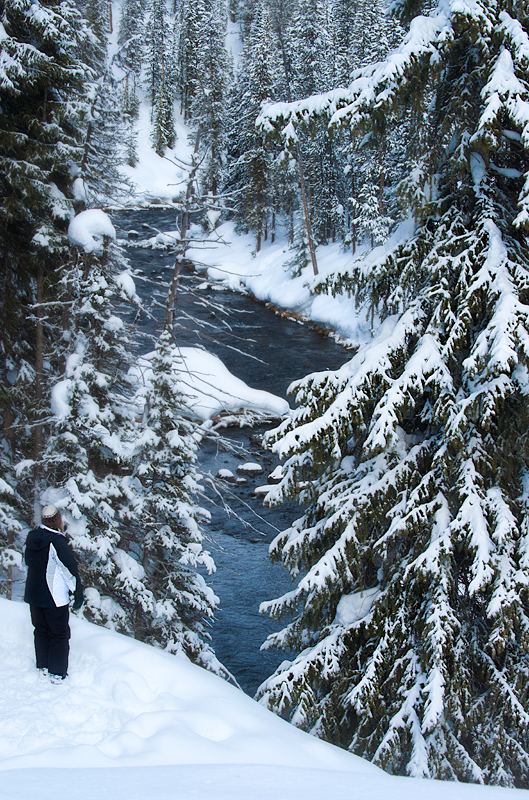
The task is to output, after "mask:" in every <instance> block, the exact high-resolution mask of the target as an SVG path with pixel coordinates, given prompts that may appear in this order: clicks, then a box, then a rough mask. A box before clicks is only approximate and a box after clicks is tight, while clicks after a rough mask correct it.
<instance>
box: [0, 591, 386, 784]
mask: <svg viewBox="0 0 529 800" xmlns="http://www.w3.org/2000/svg"><path fill="white" fill-rule="evenodd" d="M0 621H1V628H2V633H3V636H2V640H1V641H0V719H1V722H2V724H1V726H0V730H2V731H3V732H4V735H0V770H9V769H13V768H19V767H23V768H28V767H68V768H69V769H72V768H81V767H113V766H119V767H124V766H136V767H137V766H156V765H162V764H165V765H175V764H275V765H281V766H286V767H313V768H318V769H338V770H346V771H348V772H368V773H371V774H373V775H378V773H379V770H378V769H377V768H376V767H373V766H372V765H370V764H368V763H367V762H365V761H363V760H362V759H360V758H358V757H356V756H352V755H350V754H348V753H346V752H344V751H343V750H340V749H338V748H336V747H333V746H332V745H329V744H326V743H324V742H321V741H319V740H318V739H315V738H313V737H312V736H308V735H307V734H304V733H302V732H301V731H299V730H297V729H296V728H294V727H292V726H291V725H289V724H288V723H287V722H285V721H283V720H281V719H279V718H278V717H276V716H275V715H274V714H272V713H271V712H269V711H267V710H266V709H265V708H264V707H263V706H260V705H259V704H258V703H256V702H255V701H254V700H252V699H251V698H249V697H248V696H247V695H245V694H244V693H243V692H241V691H240V690H238V689H236V688H234V687H233V686H231V685H230V684H228V683H226V682H225V681H223V680H221V679H220V678H218V677H216V676H215V675H213V674H212V673H210V672H207V671H206V670H204V669H202V668H200V667H197V666H195V665H194V664H191V663H190V662H189V661H187V660H186V659H184V658H178V657H176V656H173V655H170V654H168V653H165V652H163V651H162V650H158V649H156V648H154V647H150V646H149V645H145V644H142V643H141V642H137V641H135V640H134V639H130V638H128V637H126V636H122V635H121V634H118V633H114V632H113V631H109V630H106V629H105V628H99V627H97V626H96V625H93V624H91V623H89V622H87V621H86V620H83V619H79V618H78V617H75V616H74V615H72V617H71V627H72V642H71V658H70V670H69V672H70V674H69V677H68V678H67V680H66V681H65V682H64V684H61V685H60V686H54V685H51V684H50V683H49V680H48V678H45V677H43V676H41V675H40V674H39V673H38V672H37V670H36V669H35V667H34V655H33V636H32V627H31V623H30V619H29V607H28V606H27V605H25V604H23V603H14V602H9V601H8V600H2V599H0ZM6 732H9V735H6ZM4 777H5V776H4V775H2V784H4ZM6 796H9V795H6Z"/></svg>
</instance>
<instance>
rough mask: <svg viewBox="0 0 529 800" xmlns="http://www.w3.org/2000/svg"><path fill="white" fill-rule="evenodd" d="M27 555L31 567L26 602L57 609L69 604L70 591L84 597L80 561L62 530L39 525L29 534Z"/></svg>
mask: <svg viewBox="0 0 529 800" xmlns="http://www.w3.org/2000/svg"><path fill="white" fill-rule="evenodd" d="M24 558H25V561H26V564H27V567H28V575H27V578H26V590H25V592H24V600H25V601H26V603H29V604H30V605H32V606H38V607H39V608H54V607H60V606H65V605H68V599H69V594H68V593H69V592H74V593H75V597H76V598H78V597H82V594H83V585H82V583H81V579H80V577H79V569H78V567H77V562H76V560H75V557H74V554H73V553H72V551H71V549H70V546H69V544H68V542H67V541H66V537H65V536H64V534H63V533H60V532H59V531H55V530H53V529H52V528H47V527H46V525H39V527H38V528H35V529H34V530H32V531H30V532H29V533H28V538H27V539H26V550H25V553H24Z"/></svg>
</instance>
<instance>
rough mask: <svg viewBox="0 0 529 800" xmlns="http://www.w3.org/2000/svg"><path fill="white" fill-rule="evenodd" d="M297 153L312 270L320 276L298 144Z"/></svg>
mask: <svg viewBox="0 0 529 800" xmlns="http://www.w3.org/2000/svg"><path fill="white" fill-rule="evenodd" d="M296 151H297V157H298V167H299V183H300V187H301V200H302V202H303V212H304V215H305V228H306V230H307V237H308V240H309V252H310V260H311V262H312V270H313V272H314V275H318V264H317V261H316V252H315V250H314V242H313V241H312V228H311V224H310V210H309V204H308V200H307V191H306V186H305V175H304V173H303V162H302V160H301V153H300V150H299V145H298V144H297V143H296Z"/></svg>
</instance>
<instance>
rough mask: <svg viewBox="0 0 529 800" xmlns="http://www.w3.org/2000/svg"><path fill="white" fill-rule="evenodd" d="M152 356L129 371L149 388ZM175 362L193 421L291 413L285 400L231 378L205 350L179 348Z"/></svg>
mask: <svg viewBox="0 0 529 800" xmlns="http://www.w3.org/2000/svg"><path fill="white" fill-rule="evenodd" d="M153 356H154V353H148V354H147V355H145V356H142V357H141V358H140V359H139V360H138V363H137V364H136V365H135V366H134V367H132V369H131V370H130V371H129V376H130V377H131V378H132V380H133V381H134V382H137V383H143V384H144V385H145V386H149V385H150V383H151V381H152V369H151V360H152V358H153ZM175 361H176V364H177V365H178V369H179V382H178V385H179V388H180V390H181V391H182V394H183V395H185V399H184V402H185V408H184V410H183V411H184V413H185V414H186V416H189V417H190V418H192V419H195V420H200V421H205V420H208V419H211V417H214V416H216V415H217V414H220V412H222V411H224V412H229V413H235V412H237V411H241V410H242V411H254V412H255V413H257V414H261V415H263V416H265V417H282V416H283V415H284V414H286V413H288V411H289V405H288V403H287V401H286V400H283V398H281V397H277V396H276V395H274V394H271V393H270V392H264V391H262V390H259V389H252V388H251V387H250V386H248V385H247V384H246V383H244V381H242V380H240V378H236V377H235V375H232V373H231V372H230V371H229V370H228V369H227V367H225V366H224V364H223V363H222V361H221V360H220V358H217V356H214V355H212V354H211V353H207V352H206V351H205V350H200V349H198V348H195V347H180V348H178V356H177V358H176V360H175Z"/></svg>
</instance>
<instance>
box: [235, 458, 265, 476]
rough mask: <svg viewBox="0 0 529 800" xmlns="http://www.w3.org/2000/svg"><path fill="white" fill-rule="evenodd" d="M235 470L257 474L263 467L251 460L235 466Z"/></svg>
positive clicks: (247, 473) (245, 473)
mask: <svg viewBox="0 0 529 800" xmlns="http://www.w3.org/2000/svg"><path fill="white" fill-rule="evenodd" d="M237 472H240V473H242V474H243V475H258V474H259V473H260V472H263V468H262V466H261V465H260V464H256V463H255V462H253V461H248V462H247V463H246V464H239V466H238V467H237Z"/></svg>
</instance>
